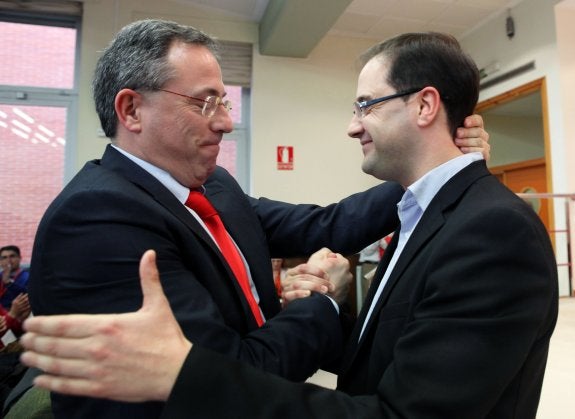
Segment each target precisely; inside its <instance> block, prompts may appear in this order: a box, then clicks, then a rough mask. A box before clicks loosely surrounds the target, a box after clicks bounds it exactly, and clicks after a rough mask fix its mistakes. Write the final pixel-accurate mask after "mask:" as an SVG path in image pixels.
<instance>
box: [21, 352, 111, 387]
mask: <svg viewBox="0 0 575 419" xmlns="http://www.w3.org/2000/svg"><path fill="white" fill-rule="evenodd" d="M20 360H21V361H22V363H23V364H25V365H27V366H29V367H35V368H38V369H41V370H42V371H43V372H45V373H47V374H51V375H59V376H64V377H73V378H92V379H94V380H95V379H97V378H98V377H100V376H101V375H102V373H101V372H99V370H98V365H97V363H95V362H90V361H86V360H81V359H73V358H72V359H68V358H54V357H52V356H50V355H44V354H40V353H37V352H33V351H27V352H24V353H23V354H22V355H21V356H20Z"/></svg>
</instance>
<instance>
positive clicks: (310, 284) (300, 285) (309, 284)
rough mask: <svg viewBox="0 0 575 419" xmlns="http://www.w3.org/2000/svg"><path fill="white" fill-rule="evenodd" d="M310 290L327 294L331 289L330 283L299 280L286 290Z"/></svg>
mask: <svg viewBox="0 0 575 419" xmlns="http://www.w3.org/2000/svg"><path fill="white" fill-rule="evenodd" d="M297 290H308V291H316V292H320V293H322V294H325V293H326V292H328V291H329V288H328V285H327V284H325V283H318V282H316V281H298V282H296V283H294V284H292V286H291V287H289V288H287V289H286V291H297Z"/></svg>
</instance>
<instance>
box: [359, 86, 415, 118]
mask: <svg viewBox="0 0 575 419" xmlns="http://www.w3.org/2000/svg"><path fill="white" fill-rule="evenodd" d="M421 89H423V87H417V88H413V89H409V90H404V91H402V92H397V93H394V94H392V95H389V96H382V97H378V98H376V99H371V100H363V101H361V102H354V103H353V113H354V114H355V115H356V116H357V117H359V118H363V117H364V116H365V115H367V114H368V111H369V109H370V108H371V107H372V106H373V105H377V104H378V103H381V102H385V101H386V100H390V99H395V98H396V97H402V96H407V95H412V94H413V93H416V92H419V91H420V90H421Z"/></svg>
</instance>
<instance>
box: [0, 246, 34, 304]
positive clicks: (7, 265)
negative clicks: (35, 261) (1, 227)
mask: <svg viewBox="0 0 575 419" xmlns="http://www.w3.org/2000/svg"><path fill="white" fill-rule="evenodd" d="M20 261H21V255H20V248H18V246H14V245H9V246H4V247H2V248H0V267H1V268H2V273H1V274H0V275H1V276H2V281H1V282H0V305H2V306H3V307H4V308H5V309H7V310H9V309H10V306H11V305H12V300H14V298H16V297H17V296H18V295H20V294H22V293H26V292H28V291H27V290H28V274H29V272H28V269H22V267H21V266H20Z"/></svg>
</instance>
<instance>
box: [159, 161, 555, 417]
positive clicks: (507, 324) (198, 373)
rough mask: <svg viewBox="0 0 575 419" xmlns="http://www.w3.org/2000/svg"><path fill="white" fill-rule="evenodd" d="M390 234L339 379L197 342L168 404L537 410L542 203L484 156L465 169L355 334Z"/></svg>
mask: <svg viewBox="0 0 575 419" xmlns="http://www.w3.org/2000/svg"><path fill="white" fill-rule="evenodd" d="M396 236H397V235H396ZM394 247H395V241H394V242H393V243H392V247H391V249H390V248H388V251H386V256H384V260H382V262H381V265H380V267H379V268H378V272H377V273H376V277H375V278H376V279H375V283H374V286H372V288H371V289H370V291H369V293H368V296H367V300H366V304H364V306H363V307H364V310H363V311H362V313H360V316H359V319H358V323H357V324H356V328H355V330H354V333H353V334H352V336H351V338H350V342H349V344H348V347H347V350H346V353H345V355H344V362H343V365H342V369H341V371H340V375H339V380H338V389H339V390H340V391H329V390H325V389H320V388H318V387H315V386H310V385H308V386H302V385H297V384H295V383H288V382H287V381H285V380H281V379H279V378H276V377H271V376H267V375H266V374H265V373H262V372H258V371H254V370H253V369H251V368H249V367H245V366H241V365H237V363H234V362H231V361H230V362H228V361H227V360H225V361H222V362H220V363H219V364H217V365H216V362H214V361H208V360H210V359H212V360H213V359H214V358H217V357H216V356H215V355H213V354H212V353H210V352H209V351H206V350H203V349H202V348H195V347H194V348H192V351H191V352H190V355H189V356H188V358H187V360H186V363H185V364H184V367H183V369H182V371H181V373H180V376H179V378H178V381H177V382H176V386H175V388H174V391H173V392H172V395H171V399H170V400H169V402H168V404H167V407H166V410H165V412H164V417H165V418H166V419H167V418H170V419H175V418H184V417H211V418H220V417H221V418H223V417H229V414H230V412H234V415H235V416H236V417H257V418H263V417H270V418H272V417H273V418H282V417H293V418H296V417H298V418H299V417H306V418H311V417H329V418H377V417H382V418H409V419H413V418H442V419H445V418H457V419H460V418H466V419H469V418H501V419H509V418H517V419H525V418H534V417H535V413H536V410H537V404H538V401H539V395H540V390H541V384H542V380H543V374H544V370H545V363H546V360H547V353H548V348H549V339H550V337H551V334H552V331H553V328H554V326H555V321H556V317H557V298H558V295H557V275H556V272H557V271H556V263H555V259H554V255H553V250H552V248H551V244H550V241H549V237H548V234H547V232H546V231H545V229H544V227H543V225H542V223H541V222H540V220H539V218H538V217H537V215H536V214H535V213H534V212H533V211H532V209H531V208H529V207H528V206H527V205H526V204H525V203H524V202H523V201H521V200H520V199H519V198H517V196H515V194H513V193H512V192H510V191H509V190H508V189H506V188H505V187H504V186H503V185H501V184H500V183H499V182H498V180H497V179H496V178H494V177H493V176H491V175H490V174H489V173H488V171H487V169H486V167H485V163H484V162H482V161H481V162H476V163H473V164H472V165H470V166H469V167H467V168H465V169H464V170H462V171H461V172H460V173H458V174H457V175H456V176H455V177H453V178H452V179H451V180H450V181H449V182H448V183H447V184H446V185H444V187H443V188H442V189H441V190H440V191H439V192H438V194H437V195H436V196H435V198H434V199H433V200H432V202H431V203H430V205H429V207H428V208H427V210H426V211H425V213H424V214H423V217H422V219H421V220H420V222H419V224H418V225H417V227H416V229H415V231H414V232H413V233H412V236H411V237H410V239H409V241H408V243H407V245H406V247H405V248H404V250H403V252H402V254H401V256H400V258H399V260H398V262H397V264H396V265H395V268H394V270H393V272H392V274H391V276H390V278H389V281H388V282H387V284H386V285H385V288H384V291H383V294H382V296H381V298H380V299H379V301H378V303H377V306H376V309H375V310H374V313H373V315H372V317H371V318H370V320H369V323H368V325H367V328H366V330H365V332H364V334H363V336H362V338H361V340H360V341H359V342H358V336H359V330H360V329H361V325H362V323H363V319H364V318H365V315H366V311H367V309H368V308H369V306H370V303H371V301H372V299H373V295H374V293H375V289H376V287H377V284H378V283H379V281H380V280H381V278H382V275H383V273H384V271H385V268H386V266H387V264H388V263H389V259H390V258H391V254H392V249H393V248H394ZM239 389H242V390H243V389H247V391H240V390H239ZM210 394H212V395H211V396H210ZM216 398H217V399H218V402H217V403H215V402H214V401H215V399H216ZM261 400H266V403H261ZM208 412H209V415H208ZM187 415H192V416H187ZM194 415H195V416H194Z"/></svg>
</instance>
